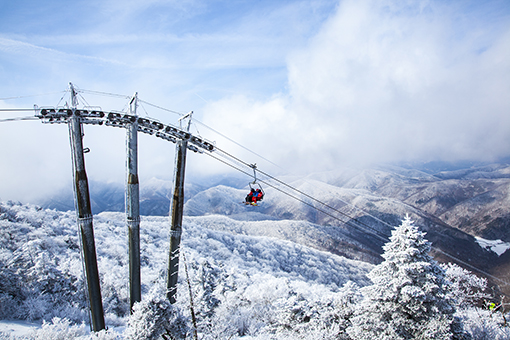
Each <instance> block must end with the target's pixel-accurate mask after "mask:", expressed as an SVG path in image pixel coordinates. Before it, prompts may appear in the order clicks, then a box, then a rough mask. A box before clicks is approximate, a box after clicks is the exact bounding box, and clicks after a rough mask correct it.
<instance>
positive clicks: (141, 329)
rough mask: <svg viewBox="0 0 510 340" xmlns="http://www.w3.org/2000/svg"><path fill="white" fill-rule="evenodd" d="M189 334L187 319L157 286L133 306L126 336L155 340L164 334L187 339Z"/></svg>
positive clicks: (130, 339)
mask: <svg viewBox="0 0 510 340" xmlns="http://www.w3.org/2000/svg"><path fill="white" fill-rule="evenodd" d="M187 333H188V326H187V322H186V319H185V318H184V317H183V316H182V315H181V313H180V311H179V310H178V309H177V308H176V307H174V306H173V305H171V304H170V301H169V300H168V299H167V298H166V295H165V293H164V290H163V289H162V287H161V286H155V287H154V288H153V290H152V291H151V292H149V293H148V294H147V296H145V297H144V298H143V299H142V301H141V302H138V303H135V305H134V306H133V313H132V314H131V315H130V316H129V318H128V327H127V329H126V331H125V332H124V335H125V337H126V339H129V340H152V339H154V340H155V339H161V337H162V335H163V334H166V335H167V336H168V337H170V338H172V339H185V338H186V335H187Z"/></svg>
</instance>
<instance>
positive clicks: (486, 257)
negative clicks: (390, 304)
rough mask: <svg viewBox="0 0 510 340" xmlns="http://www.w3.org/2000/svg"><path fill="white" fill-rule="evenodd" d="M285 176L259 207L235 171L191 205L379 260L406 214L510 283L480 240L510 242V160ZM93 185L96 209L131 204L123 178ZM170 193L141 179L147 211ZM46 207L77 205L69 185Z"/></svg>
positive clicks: (443, 244)
mask: <svg viewBox="0 0 510 340" xmlns="http://www.w3.org/2000/svg"><path fill="white" fill-rule="evenodd" d="M279 179H280V180H281V181H282V182H284V183H286V184H288V185H289V186H288V187H287V186H284V185H282V184H281V183H278V182H275V181H271V180H268V183H269V184H271V185H272V186H274V188H272V187H266V188H264V189H265V192H266V196H265V198H264V200H263V202H262V203H261V204H260V205H259V206H257V207H253V206H245V205H244V204H241V202H242V201H243V200H244V197H245V195H246V193H247V191H248V187H247V182H248V180H246V181H245V182H244V183H246V184H244V183H243V180H242V179H241V180H240V179H238V178H230V179H228V178H227V179H214V180H211V181H209V183H208V184H203V182H202V183H201V184H193V183H192V182H191V183H190V182H189V181H188V182H187V184H186V186H185V196H186V203H185V206H184V213H185V215H187V216H205V215H223V216H226V217H228V218H231V219H234V220H237V221H274V223H273V224H271V225H274V228H271V229H270V230H268V229H267V223H265V224H264V226H265V227H264V228H262V227H261V228H260V229H258V228H256V227H254V225H256V224H246V226H249V227H246V228H243V227H240V226H239V225H241V226H242V225H243V224H242V223H241V224H236V225H237V227H236V228H238V230H229V231H230V232H236V233H240V234H247V235H267V236H272V237H277V238H281V239H287V240H291V241H294V242H296V243H301V244H304V245H307V246H311V247H314V248H317V249H319V250H324V251H328V252H332V253H335V254H339V255H343V256H346V257H348V258H352V259H359V260H364V261H367V262H372V263H377V262H379V261H380V260H381V258H380V256H379V254H381V252H382V248H381V246H382V245H383V244H384V243H385V240H386V239H387V236H389V235H390V233H391V229H392V227H394V226H396V225H399V224H400V221H401V220H402V218H403V217H404V216H405V215H406V214H409V215H410V216H411V218H412V219H413V220H415V221H416V225H418V226H420V228H421V229H423V230H424V231H426V232H427V238H428V239H429V240H430V241H432V242H433V245H434V247H435V256H436V258H437V259H439V260H443V261H449V262H454V260H453V259H452V257H448V256H446V255H445V253H446V254H450V255H452V256H453V257H454V258H456V259H458V260H460V261H462V262H464V264H463V265H464V266H466V264H468V265H471V266H474V267H477V268H481V269H483V271H484V272H486V273H490V274H492V275H494V276H496V277H498V278H500V279H503V280H505V281H508V282H510V271H509V270H510V251H506V252H503V253H502V254H501V255H500V256H498V254H497V253H496V252H494V251H491V250H490V248H487V247H486V246H484V247H482V246H480V243H479V242H477V240H476V239H475V236H477V237H480V238H483V239H486V240H501V241H502V242H501V244H504V243H505V242H510V204H509V203H510V166H509V165H508V164H506V163H502V164H491V165H472V164H471V165H469V166H466V165H464V166H463V167H462V166H457V167H453V168H451V167H450V168H448V167H445V166H444V165H441V164H428V165H426V166H421V167H409V166H379V167H375V168H371V169H363V170H359V169H341V170H336V171H328V172H323V173H315V174H311V175H309V176H307V177H304V178H296V177H293V178H291V177H288V178H285V177H282V178H279ZM290 187H292V188H296V189H297V190H298V191H293V190H291V189H290ZM90 189H91V200H92V206H93V212H94V213H95V214H96V213H99V212H102V211H123V210H124V187H123V186H122V185H119V184H104V183H95V182H91V184H90ZM171 191H172V183H171V182H170V181H163V180H158V179H151V180H150V181H147V182H146V183H143V185H142V186H141V192H140V197H141V199H140V205H141V213H142V215H153V216H164V215H168V212H169V206H170V197H171ZM286 193H287V194H290V195H292V197H291V196H289V195H286ZM310 197H313V199H311V198H310ZM321 203H323V204H321ZM40 205H41V206H42V207H44V208H55V209H58V210H63V211H67V210H73V209H74V203H73V198H72V193H71V192H67V193H63V194H61V195H58V196H57V197H52V198H51V199H49V200H47V201H46V202H42V204H40ZM317 209H319V210H317ZM320 210H322V212H321V211H320ZM324 212H325V213H324ZM226 217H218V218H226ZM280 220H293V221H296V222H295V224H294V225H293V228H292V230H286V227H282V226H288V225H289V224H288V223H286V224H281V223H278V221H280ZM221 225H231V224H229V223H224V224H222V223H216V224H215V227H214V228H216V229H218V228H220V229H221ZM218 226H220V227H218ZM297 230H299V232H297ZM483 244H487V243H483ZM503 250H504V249H503ZM500 253H501V252H500ZM460 264H462V263H460ZM468 269H470V270H472V268H468ZM497 283H499V284H500V285H501V282H497ZM502 289H508V290H510V287H508V286H507V287H506V288H503V287H502Z"/></svg>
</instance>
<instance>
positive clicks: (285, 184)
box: [216, 148, 394, 229]
mask: <svg viewBox="0 0 510 340" xmlns="http://www.w3.org/2000/svg"><path fill="white" fill-rule="evenodd" d="M216 149H217V150H218V151H220V152H222V153H224V154H225V155H227V156H228V157H231V158H234V159H235V160H236V161H238V162H239V163H241V164H243V165H245V166H247V167H250V168H253V167H252V165H251V164H248V163H246V162H244V161H242V160H241V159H239V158H237V157H235V156H233V155H231V154H229V153H227V152H226V151H224V150H221V149H219V148H216ZM257 171H258V172H259V173H260V174H262V175H264V176H266V177H268V178H269V179H271V180H274V181H276V182H278V183H279V184H281V185H284V186H286V187H288V188H289V189H291V190H294V191H296V192H298V193H299V194H301V195H303V196H305V197H307V198H309V199H311V200H312V201H315V202H317V203H319V204H321V205H323V206H325V207H327V208H328V209H331V210H333V211H335V212H337V213H339V214H341V215H344V216H345V217H347V218H349V219H352V220H354V221H356V222H357V223H359V224H362V225H365V227H367V228H370V229H372V228H371V227H370V226H368V225H367V224H365V223H363V222H361V221H359V220H358V219H356V218H354V217H351V216H349V215H347V214H345V213H344V212H342V211H340V210H338V209H336V208H334V207H332V206H330V205H329V204H327V203H324V202H322V201H320V200H318V199H316V198H315V197H313V196H311V195H309V194H307V193H305V192H303V191H301V190H299V189H296V188H294V187H293V186H291V185H289V184H287V183H285V182H283V181H281V180H279V179H277V178H275V177H273V176H271V175H269V174H267V173H265V172H263V171H260V170H258V169H257ZM250 176H251V177H253V176H252V175H250ZM263 183H264V182H263ZM344 203H346V204H348V203H347V202H344ZM349 206H352V205H351V204H349ZM355 208H356V209H359V208H357V207H355ZM359 210H361V211H362V212H363V213H365V214H367V215H368V216H372V215H371V214H369V213H366V212H364V211H363V210H362V209H359ZM372 217H374V218H376V217H375V216H372ZM384 224H386V225H387V226H389V227H390V228H391V229H393V228H394V226H392V225H390V224H388V223H386V222H384Z"/></svg>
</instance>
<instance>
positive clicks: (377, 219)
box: [216, 148, 394, 229]
mask: <svg viewBox="0 0 510 340" xmlns="http://www.w3.org/2000/svg"><path fill="white" fill-rule="evenodd" d="M216 149H217V150H218V151H221V152H223V153H225V154H227V155H228V156H229V157H233V158H235V159H236V160H237V161H238V162H240V163H242V164H243V165H245V166H248V167H251V165H250V164H248V163H246V162H244V161H243V160H241V159H239V158H237V157H235V156H233V155H231V154H229V153H227V152H226V151H224V150H221V149H219V148H216ZM258 171H259V173H260V174H263V175H265V176H267V177H268V178H270V179H272V180H274V181H276V182H279V183H280V184H282V185H285V186H289V185H288V184H287V183H285V182H282V181H281V180H279V179H277V178H275V177H274V176H271V175H269V174H267V173H265V172H264V171H261V170H258ZM289 187H290V186H289ZM290 188H291V189H293V190H296V191H298V192H299V193H300V194H302V195H305V196H307V194H305V193H303V192H301V191H299V190H297V189H295V188H292V187H290ZM309 198H310V199H313V200H315V198H313V197H311V196H310V197H309ZM338 200H339V201H340V202H342V203H344V204H346V205H348V206H350V207H353V208H354V209H357V210H358V211H360V212H362V213H364V214H365V215H367V216H370V217H372V218H373V219H374V220H376V221H378V222H380V223H382V224H384V225H386V226H387V227H389V228H390V229H393V228H394V226H392V225H391V224H389V223H387V222H385V221H383V220H381V219H380V218H378V217H376V216H374V215H372V214H370V213H368V212H366V211H364V210H363V209H361V208H359V207H357V206H355V205H353V204H351V203H349V202H346V201H344V200H342V199H341V198H339V199H338ZM328 208H330V209H333V210H335V208H332V207H329V206H328Z"/></svg>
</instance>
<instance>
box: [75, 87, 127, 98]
mask: <svg viewBox="0 0 510 340" xmlns="http://www.w3.org/2000/svg"><path fill="white" fill-rule="evenodd" d="M78 90H79V92H83V93H89V94H95V95H102V96H108V97H116V98H125V99H130V98H131V97H130V96H126V95H124V94H116V93H108V92H101V91H92V90H82V89H78Z"/></svg>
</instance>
